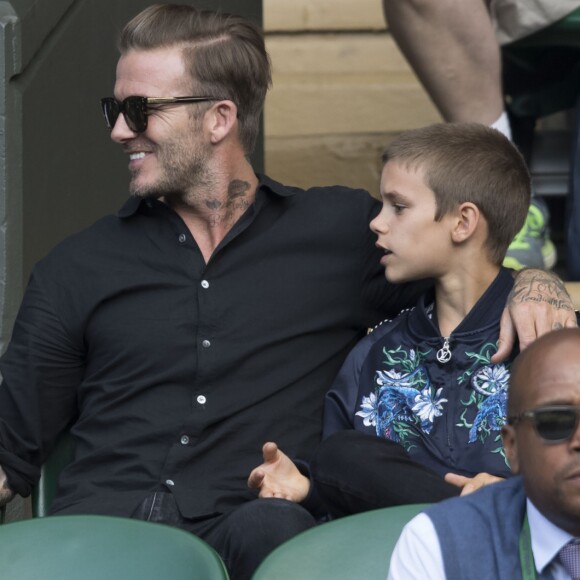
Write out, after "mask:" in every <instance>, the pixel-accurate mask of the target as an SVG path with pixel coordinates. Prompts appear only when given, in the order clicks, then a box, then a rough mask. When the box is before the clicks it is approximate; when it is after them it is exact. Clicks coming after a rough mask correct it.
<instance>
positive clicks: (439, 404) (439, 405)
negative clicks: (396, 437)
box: [411, 387, 447, 434]
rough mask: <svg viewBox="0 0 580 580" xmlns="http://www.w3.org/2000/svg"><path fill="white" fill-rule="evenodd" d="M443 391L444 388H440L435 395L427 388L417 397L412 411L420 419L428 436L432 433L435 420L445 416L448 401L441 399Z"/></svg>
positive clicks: (422, 427)
mask: <svg viewBox="0 0 580 580" xmlns="http://www.w3.org/2000/svg"><path fill="white" fill-rule="evenodd" d="M442 390H443V388H439V389H437V392H436V393H435V394H433V393H432V392H431V389H429V388H427V387H426V388H424V389H423V390H422V391H421V392H420V393H419V394H418V395H417V396H416V397H415V401H414V402H415V404H414V405H413V407H412V409H411V410H412V411H413V413H415V415H416V416H417V417H419V420H420V421H421V429H422V430H423V431H424V432H425V433H427V434H429V433H431V429H433V421H434V420H435V418H436V417H441V415H442V414H443V403H447V399H443V398H442V397H441V391H442Z"/></svg>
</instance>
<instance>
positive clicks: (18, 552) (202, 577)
mask: <svg viewBox="0 0 580 580" xmlns="http://www.w3.org/2000/svg"><path fill="white" fill-rule="evenodd" d="M0 577H1V578H2V580H32V579H35V580H36V579H42V580H79V579H82V580H130V579H131V580H132V579H135V580H159V579H163V578H171V580H227V578H228V574H227V572H226V569H225V566H224V564H223V562H222V560H221V559H220V557H219V556H218V554H217V553H216V552H215V551H214V550H213V549H212V548H211V547H210V546H208V545H207V544H206V543H205V542H203V541H202V540H200V539H199V538H197V537H195V536H193V535H192V534H189V533H187V532H185V531H183V530H179V529H176V528H171V527H169V526H165V525H162V524H153V523H148V522H143V521H138V520H131V519H127V518H114V517H109V516H50V517H47V518H40V519H36V518H34V519H31V520H25V521H19V522H15V523H10V524H5V525H4V526H0Z"/></svg>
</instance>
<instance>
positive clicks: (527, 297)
mask: <svg viewBox="0 0 580 580" xmlns="http://www.w3.org/2000/svg"><path fill="white" fill-rule="evenodd" d="M508 302H512V303H523V302H543V303H545V304H549V305H550V306H552V307H554V308H556V309H557V310H566V311H573V310H574V307H573V305H572V300H571V299H570V296H569V295H568V292H566V287H565V286H564V282H562V280H560V278H558V276H556V275H555V274H552V273H550V272H544V271H542V270H522V271H521V272H520V273H519V274H518V275H517V276H516V279H515V282H514V287H513V289H512V291H511V293H510V296H509V299H508Z"/></svg>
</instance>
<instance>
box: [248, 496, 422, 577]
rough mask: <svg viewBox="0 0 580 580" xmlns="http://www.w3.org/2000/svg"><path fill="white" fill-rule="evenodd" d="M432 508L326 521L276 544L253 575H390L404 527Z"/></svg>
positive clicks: (383, 511)
mask: <svg viewBox="0 0 580 580" xmlns="http://www.w3.org/2000/svg"><path fill="white" fill-rule="evenodd" d="M426 507H428V504H413V505H402V506H396V507H390V508H383V509H379V510H373V511H369V512H365V513H361V514H356V515H352V516H347V517H344V518H340V519H338V520H334V521H332V522H329V523H325V524H320V525H318V526H316V527H315V528H312V529H310V530H308V531H306V532H303V533H302V534H300V535H298V536H296V537H295V538H292V539H291V540H289V541H288V542H286V543H284V544H282V545H281V546H279V547H278V548H276V549H275V550H274V551H273V552H272V553H271V554H270V555H269V556H268V557H267V558H266V559H265V560H264V561H263V562H262V564H261V565H260V566H259V568H258V569H257V570H256V572H255V573H254V576H252V580H274V579H275V580H296V579H298V578H299V579H300V580H328V579H330V578H332V580H352V579H353V578H364V580H385V578H386V577H387V572H388V569H389V561H390V557H391V553H392V551H393V548H394V547H395V544H396V543H397V540H398V539H399V535H400V534H401V530H402V529H403V527H404V526H405V524H406V523H407V522H408V521H409V520H411V519H412V518H413V517H414V516H416V515H417V514H418V513H419V512H421V511H423V510H424V509H425V508H426Z"/></svg>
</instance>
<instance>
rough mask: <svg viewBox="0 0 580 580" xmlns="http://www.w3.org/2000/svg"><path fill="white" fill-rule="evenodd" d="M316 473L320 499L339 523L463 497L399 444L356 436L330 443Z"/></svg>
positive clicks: (334, 438)
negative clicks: (351, 516) (353, 517)
mask: <svg viewBox="0 0 580 580" xmlns="http://www.w3.org/2000/svg"><path fill="white" fill-rule="evenodd" d="M310 467H311V471H312V478H313V480H314V485H315V486H316V490H317V492H318V495H319V497H320V498H321V499H322V501H323V502H324V504H325V505H326V508H327V509H328V510H329V512H330V514H331V515H332V516H334V517H342V516H345V515H349V514H354V513H359V512H365V511H369V510H372V509H377V508H382V507H390V506H395V505H402V504H411V503H433V502H437V501H441V500H443V499H447V498H449V497H454V496H457V495H459V491H460V490H459V488H457V487H456V486H454V485H451V484H449V483H447V482H446V481H445V480H444V479H443V478H442V477H441V476H440V475H438V474H437V473H435V472H434V471H431V470H430V469H428V468H426V467H424V466H423V465H421V464H420V463H417V462H416V461H413V460H412V459H411V458H410V457H409V455H408V454H407V452H406V451H405V450H404V448H403V447H402V446H401V445H399V444H398V443H394V442H393V441H390V440H389V439H383V438H381V437H375V436H372V435H366V434H364V433H361V432H360V431H354V430H350V431H340V432H338V433H335V434H334V435H331V436H330V437H328V438H327V439H325V440H324V441H323V442H322V443H321V444H320V447H319V448H318V451H317V452H316V455H315V457H314V460H313V461H312V463H311V466H310Z"/></svg>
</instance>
